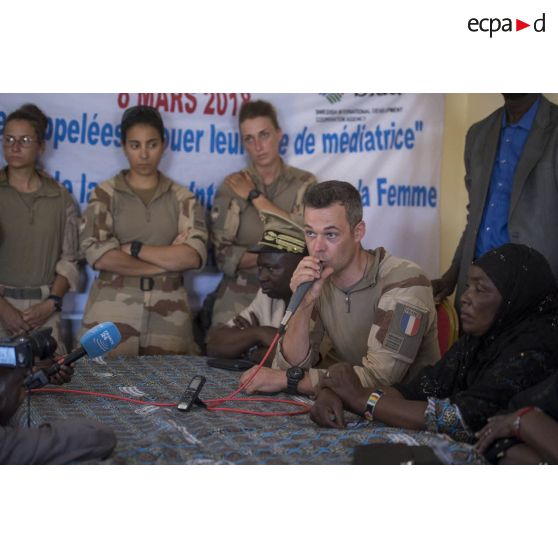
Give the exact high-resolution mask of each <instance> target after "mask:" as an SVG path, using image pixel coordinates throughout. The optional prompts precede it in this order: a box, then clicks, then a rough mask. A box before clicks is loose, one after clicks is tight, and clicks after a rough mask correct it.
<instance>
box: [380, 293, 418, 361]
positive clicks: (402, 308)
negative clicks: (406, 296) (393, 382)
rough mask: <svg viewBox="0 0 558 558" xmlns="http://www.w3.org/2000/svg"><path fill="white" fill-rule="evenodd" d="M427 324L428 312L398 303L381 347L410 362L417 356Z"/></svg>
mask: <svg viewBox="0 0 558 558" xmlns="http://www.w3.org/2000/svg"><path fill="white" fill-rule="evenodd" d="M427 322H428V311H427V310H424V309H422V308H418V307H416V306H412V305H410V304H405V303H403V302H398V303H397V304H396V305H395V310H394V311H393V316H392V318H391V321H390V323H389V326H388V331H387V334H386V336H385V338H384V343H383V346H384V347H385V348H386V349H389V350H390V351H393V352H394V353H397V354H398V355H400V356H401V357H402V358H403V360H408V361H409V362H412V361H413V360H414V358H415V356H416V355H417V352H418V350H419V347H420V344H421V342H422V337H423V335H424V332H425V330H426V326H427Z"/></svg>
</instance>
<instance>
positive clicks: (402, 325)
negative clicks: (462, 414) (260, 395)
mask: <svg viewBox="0 0 558 558" xmlns="http://www.w3.org/2000/svg"><path fill="white" fill-rule="evenodd" d="M371 253H373V254H374V256H375V258H374V263H373V265H372V266H371V267H370V269H369V270H368V271H367V272H365V274H364V277H363V278H362V279H361V280H360V281H359V282H358V283H357V284H356V285H354V286H353V287H352V288H351V290H350V291H349V292H344V291H341V290H340V289H338V288H337V287H335V285H334V284H333V283H332V282H331V280H329V279H328V280H326V282H325V283H324V285H323V287H322V291H321V293H320V297H319V298H318V300H317V302H316V305H315V308H314V311H315V314H316V315H315V318H316V323H315V326H314V327H313V328H312V331H311V333H310V351H309V353H308V355H307V356H306V358H305V359H304V361H303V362H302V363H300V364H298V363H289V362H288V361H287V360H286V359H285V357H284V355H283V353H282V347H281V345H280V346H279V348H278V350H277V354H276V358H275V362H274V364H273V366H274V367H275V368H282V369H287V368H289V367H290V366H292V365H294V364H297V365H299V366H301V367H302V368H309V369H310V380H311V382H312V386H313V387H314V388H316V387H317V385H318V383H319V378H320V374H321V373H323V372H324V369H325V368H327V367H328V366H330V365H332V364H334V363H335V362H342V361H345V362H350V363H352V364H353V366H354V370H355V372H356V373H357V374H358V376H359V378H360V380H361V382H362V384H363V385H364V386H376V385H378V384H383V385H391V384H394V383H395V382H401V381H403V380H405V379H407V378H409V377H412V376H413V375H414V374H415V373H416V372H418V371H419V370H420V369H422V368H423V367H424V366H426V365H429V364H433V363H435V362H436V361H438V360H439V358H440V350H439V346H438V328H437V325H436V308H435V306H434V300H433V298H432V288H431V286H430V281H429V279H428V278H427V277H426V275H424V272H423V271H422V270H421V269H420V267H419V266H417V265H416V264H414V263H413V262H410V261H408V260H402V259H400V258H396V257H394V256H391V255H389V254H388V253H387V252H386V251H385V249H384V248H376V250H374V251H371ZM326 336H327V338H328V341H329V345H330V346H331V347H332V348H331V350H329V352H327V353H326V352H324V351H323V348H324V345H325V343H324V338H325V337H326ZM320 344H322V345H321V346H320ZM320 350H321V351H322V352H321V354H323V355H325V358H323V359H322V360H321V361H320ZM316 365H319V366H320V368H311V367H312V366H316Z"/></svg>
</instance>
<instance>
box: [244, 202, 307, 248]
mask: <svg viewBox="0 0 558 558" xmlns="http://www.w3.org/2000/svg"><path fill="white" fill-rule="evenodd" d="M260 218H261V220H262V222H263V226H264V231H263V235H262V239H261V240H260V241H259V242H258V244H256V245H255V246H252V247H251V248H249V249H248V252H255V253H262V252H287V253H289V254H302V255H307V254H308V252H307V250H306V242H305V239H304V230H303V229H302V227H300V226H299V225H297V224H296V223H294V222H293V221H291V220H290V219H286V218H285V217H281V215H277V214H276V213H271V212H270V211H262V212H261V213H260Z"/></svg>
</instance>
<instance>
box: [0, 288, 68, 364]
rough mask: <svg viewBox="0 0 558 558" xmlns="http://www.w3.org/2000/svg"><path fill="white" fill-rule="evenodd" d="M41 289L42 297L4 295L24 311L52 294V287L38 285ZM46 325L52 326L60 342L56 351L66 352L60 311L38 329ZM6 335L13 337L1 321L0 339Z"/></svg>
mask: <svg viewBox="0 0 558 558" xmlns="http://www.w3.org/2000/svg"><path fill="white" fill-rule="evenodd" d="M37 288H38V289H41V291H43V292H42V295H43V296H42V297H41V298H25V299H17V298H12V297H10V296H4V299H5V300H6V301H7V302H9V303H10V304H11V305H12V306H13V307H14V308H16V309H17V310H20V311H23V310H27V309H28V308H31V306H34V305H35V304H39V302H42V301H43V300H45V299H46V297H47V296H48V295H49V294H50V287H48V286H42V287H37ZM45 327H51V328H52V336H53V337H54V339H56V343H57V344H58V348H57V349H56V352H57V353H58V354H65V353H66V352H67V350H66V345H65V343H64V341H63V339H62V315H61V313H60V312H54V314H52V316H51V317H50V318H49V319H48V320H47V321H46V322H45V323H44V324H43V325H42V326H41V327H40V328H38V329H43V328H45ZM5 337H11V333H10V332H9V331H8V330H6V329H5V328H4V326H3V325H2V324H1V323H0V339H2V338H5Z"/></svg>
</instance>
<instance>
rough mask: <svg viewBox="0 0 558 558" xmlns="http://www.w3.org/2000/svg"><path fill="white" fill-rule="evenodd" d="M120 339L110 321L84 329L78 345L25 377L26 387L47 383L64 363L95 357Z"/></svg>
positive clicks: (110, 349)
mask: <svg viewBox="0 0 558 558" xmlns="http://www.w3.org/2000/svg"><path fill="white" fill-rule="evenodd" d="M120 340H121V336H120V332H119V331H118V328H117V327H116V326H115V325H114V324H113V323H112V322H103V323H102V324H99V325H96V326H95V327H93V328H91V329H90V330H88V331H86V332H85V333H84V334H83V335H82V336H81V338H80V340H79V343H80V346H79V347H78V348H77V349H75V350H74V351H72V352H71V353H69V354H67V355H66V356H61V357H59V358H58V359H56V362H55V363H54V364H53V365H52V366H50V367H49V368H41V369H40V370H37V372H34V373H33V374H31V375H30V376H28V377H27V378H26V379H25V382H24V385H25V388H26V389H36V388H39V387H42V386H45V385H46V384H48V381H49V378H50V377H51V376H53V375H54V374H56V373H57V372H59V371H60V368H61V367H62V366H65V365H69V364H72V363H73V362H75V361H76V360H79V359H80V358H81V357H83V356H86V355H87V356H88V357H89V358H97V357H101V356H104V355H106V354H107V353H108V352H110V351H112V349H114V348H115V347H116V346H117V345H118V344H119V343H120Z"/></svg>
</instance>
